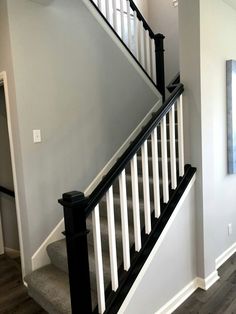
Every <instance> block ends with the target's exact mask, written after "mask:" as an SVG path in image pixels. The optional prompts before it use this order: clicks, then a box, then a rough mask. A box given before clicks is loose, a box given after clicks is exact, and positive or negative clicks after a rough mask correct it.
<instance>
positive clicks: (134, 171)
mask: <svg viewBox="0 0 236 314" xmlns="http://www.w3.org/2000/svg"><path fill="white" fill-rule="evenodd" d="M131 184H132V201H133V217H134V240H135V251H137V252H139V251H140V250H141V247H142V242H141V225H140V207H139V191H138V168H137V155H136V154H135V155H134V157H133V158H132V160H131Z"/></svg>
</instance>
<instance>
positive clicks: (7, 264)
mask: <svg viewBox="0 0 236 314" xmlns="http://www.w3.org/2000/svg"><path fill="white" fill-rule="evenodd" d="M0 313H1V314H46V312H45V311H44V310H43V309H42V308H41V307H40V306H39V305H38V304H37V303H36V302H34V300H33V299H31V298H30V297H29V296H28V293H27V289H26V288H25V286H24V285H23V282H22V278H21V272H20V267H19V259H18V260H17V259H11V258H8V257H7V256H5V255H1V256H0Z"/></svg>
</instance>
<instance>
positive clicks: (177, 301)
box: [155, 279, 198, 314]
mask: <svg viewBox="0 0 236 314" xmlns="http://www.w3.org/2000/svg"><path fill="white" fill-rule="evenodd" d="M197 284H198V281H197V279H194V280H193V281H192V282H190V283H189V284H188V285H187V286H185V287H184V288H183V289H182V290H181V291H180V292H178V293H177V294H176V295H175V296H174V297H173V298H172V299H171V300H170V301H169V302H167V303H166V304H165V305H164V306H162V307H161V308H160V309H159V310H158V311H157V312H156V313H155V314H171V313H173V312H174V311H175V310H176V309H177V308H178V307H179V306H180V305H181V304H182V303H183V302H184V301H185V300H187V299H188V298H189V297H190V296H191V294H192V293H193V292H194V291H195V290H197V288H198V285H197Z"/></svg>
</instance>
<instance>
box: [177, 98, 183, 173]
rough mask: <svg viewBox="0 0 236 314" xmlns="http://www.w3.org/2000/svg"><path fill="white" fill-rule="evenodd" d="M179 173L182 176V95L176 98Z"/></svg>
mask: <svg viewBox="0 0 236 314" xmlns="http://www.w3.org/2000/svg"><path fill="white" fill-rule="evenodd" d="M177 119H178V150H179V175H180V176H181V177H183V176H184V130H183V96H182V95H181V96H180V97H179V99H178V100H177Z"/></svg>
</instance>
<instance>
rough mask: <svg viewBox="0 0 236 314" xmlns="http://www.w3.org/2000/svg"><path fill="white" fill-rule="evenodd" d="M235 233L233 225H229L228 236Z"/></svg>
mask: <svg viewBox="0 0 236 314" xmlns="http://www.w3.org/2000/svg"><path fill="white" fill-rule="evenodd" d="M232 233H233V226H232V224H228V235H229V236H230V235H231V234H232Z"/></svg>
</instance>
